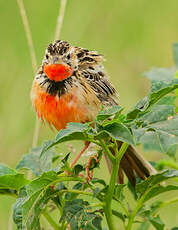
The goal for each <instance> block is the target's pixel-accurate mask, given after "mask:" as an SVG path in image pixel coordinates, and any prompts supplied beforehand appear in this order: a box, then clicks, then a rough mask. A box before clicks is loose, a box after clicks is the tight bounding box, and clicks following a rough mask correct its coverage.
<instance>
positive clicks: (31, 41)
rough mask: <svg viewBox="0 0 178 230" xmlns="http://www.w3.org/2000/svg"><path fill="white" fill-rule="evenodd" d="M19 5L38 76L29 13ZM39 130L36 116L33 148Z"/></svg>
mask: <svg viewBox="0 0 178 230" xmlns="http://www.w3.org/2000/svg"><path fill="white" fill-rule="evenodd" d="M17 4H18V6H19V11H20V14H21V17H22V22H23V24H24V29H25V34H26V37H27V42H28V47H29V51H30V55H31V61H32V68H33V73H34V74H36V71H37V59H36V54H35V48H34V45H33V40H32V35H31V31H30V26H29V22H28V18H27V13H26V11H25V7H24V4H23V0H17ZM39 130H40V121H39V119H38V117H37V116H36V122H35V129H34V134H33V140H32V147H35V146H36V145H37V143H38V136H39Z"/></svg>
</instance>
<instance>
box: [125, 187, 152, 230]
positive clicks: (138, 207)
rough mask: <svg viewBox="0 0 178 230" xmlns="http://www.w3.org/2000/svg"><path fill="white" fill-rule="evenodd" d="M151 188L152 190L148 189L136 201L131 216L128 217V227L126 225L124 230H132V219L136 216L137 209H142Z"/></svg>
mask: <svg viewBox="0 0 178 230" xmlns="http://www.w3.org/2000/svg"><path fill="white" fill-rule="evenodd" d="M152 188H153V187H151V188H149V189H148V190H147V191H146V192H145V193H144V194H143V195H142V196H141V198H140V199H139V200H138V202H137V205H136V207H135V209H134V210H133V212H132V214H131V215H130V217H129V221H128V225H127V228H126V230H131V229H132V225H133V222H134V218H135V216H136V215H137V212H138V211H139V209H140V208H141V207H142V205H143V203H144V200H145V197H146V195H147V194H148V193H149V192H150V190H151V189H152Z"/></svg>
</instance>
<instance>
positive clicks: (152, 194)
mask: <svg viewBox="0 0 178 230" xmlns="http://www.w3.org/2000/svg"><path fill="white" fill-rule="evenodd" d="M173 190H178V186H176V185H167V186H161V185H160V186H159V187H155V188H152V189H151V191H150V192H149V193H148V194H147V195H146V196H145V199H144V202H146V201H148V200H149V199H152V198H153V197H155V196H157V195H159V194H161V193H164V192H168V191H173Z"/></svg>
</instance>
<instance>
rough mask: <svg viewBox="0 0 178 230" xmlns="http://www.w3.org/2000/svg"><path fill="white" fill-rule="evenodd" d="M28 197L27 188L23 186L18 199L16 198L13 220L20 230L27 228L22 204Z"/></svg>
mask: <svg viewBox="0 0 178 230" xmlns="http://www.w3.org/2000/svg"><path fill="white" fill-rule="evenodd" d="M26 199H27V193H26V190H25V188H22V189H21V190H20V193H19V196H18V199H17V200H16V202H15V205H14V207H13V220H14V223H15V224H16V227H17V229H18V230H25V229H26V228H25V226H24V223H23V217H22V205H23V204H24V202H25V200H26Z"/></svg>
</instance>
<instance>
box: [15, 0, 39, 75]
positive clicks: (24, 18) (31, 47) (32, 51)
mask: <svg viewBox="0 0 178 230" xmlns="http://www.w3.org/2000/svg"><path fill="white" fill-rule="evenodd" d="M17 4H18V6H19V10H20V14H21V17H22V21H23V24H24V29H25V33H26V37H27V42H28V46H29V51H30V55H31V60H32V67H33V72H34V74H36V71H37V61H36V55H35V49H34V45H33V40H32V35H31V31H30V26H29V23H28V19H27V14H26V11H25V7H24V4H23V0H17Z"/></svg>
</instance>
